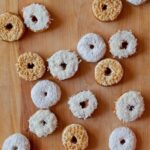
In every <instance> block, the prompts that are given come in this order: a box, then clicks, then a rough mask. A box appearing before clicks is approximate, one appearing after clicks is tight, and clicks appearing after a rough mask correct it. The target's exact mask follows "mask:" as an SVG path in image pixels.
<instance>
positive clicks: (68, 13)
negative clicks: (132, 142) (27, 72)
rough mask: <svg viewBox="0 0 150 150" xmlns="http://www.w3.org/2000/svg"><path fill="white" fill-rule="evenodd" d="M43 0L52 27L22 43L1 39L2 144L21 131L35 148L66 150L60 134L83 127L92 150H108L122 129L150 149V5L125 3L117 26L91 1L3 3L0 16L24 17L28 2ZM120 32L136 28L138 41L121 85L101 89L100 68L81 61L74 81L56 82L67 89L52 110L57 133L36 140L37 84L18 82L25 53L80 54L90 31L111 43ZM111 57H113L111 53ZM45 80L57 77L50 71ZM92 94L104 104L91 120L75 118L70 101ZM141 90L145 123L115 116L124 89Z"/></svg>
mask: <svg viewBox="0 0 150 150" xmlns="http://www.w3.org/2000/svg"><path fill="white" fill-rule="evenodd" d="M32 2H39V3H42V4H45V5H46V6H47V8H48V9H49V10H50V12H51V14H52V17H53V19H54V20H53V23H52V25H51V29H49V30H48V31H46V32H43V33H32V32H30V31H27V32H26V33H25V36H24V37H23V39H22V40H20V41H18V42H12V43H7V42H2V41H0V105H1V109H0V114H1V115H0V145H1V146H2V143H3V141H4V139H5V138H6V137H7V136H9V135H10V134H12V133H14V132H22V133H23V134H25V135H26V136H27V137H28V138H29V139H30V141H31V145H32V150H48V149H49V150H50V149H52V150H61V149H63V147H62V144H61V133H62V130H63V128H64V127H65V126H66V125H68V124H71V123H80V124H82V125H84V126H85V127H86V129H87V130H88V133H89V138H90V142H89V147H88V149H87V150H99V149H101V150H107V149H108V138H109V134H110V133H111V131H112V130H113V129H114V128H116V127H119V126H123V125H124V126H128V127H131V128H132V129H133V130H134V131H135V133H136V135H137V139H138V144H137V150H149V149H150V144H149V139H150V126H149V123H150V117H149V116H150V96H149V92H150V90H149V88H150V81H149V79H150V69H149V66H150V44H149V41H150V3H149V2H148V3H147V4H145V5H143V6H140V7H134V6H131V5H130V4H127V3H126V2H124V9H123V12H122V14H121V15H120V17H119V18H118V20H117V21H115V22H110V23H101V22H99V21H98V20H96V19H95V17H94V16H93V14H92V10H91V3H92V0H36V1H35V0H34V1H33V0H20V1H19V0H1V1H0V13H2V12H4V11H11V12H14V13H21V10H22V8H23V7H24V6H26V5H27V4H30V3H32ZM119 29H131V30H132V31H133V32H134V33H135V34H136V36H137V37H138V39H139V45H138V52H137V54H136V55H134V56H133V57H130V58H128V59H123V60H120V62H121V63H122V65H123V67H124V69H125V74H124V78H123V80H122V82H121V83H119V84H118V85H116V86H112V87H101V86H99V85H97V84H96V82H95V80H94V66H95V65H96V64H91V63H85V62H82V63H81V65H80V68H79V71H78V73H77V74H76V75H75V77H73V78H72V79H69V80H66V81H56V82H57V83H58V84H59V85H60V86H61V88H62V98H61V101H60V102H59V103H58V104H57V105H56V106H55V107H53V108H52V111H53V112H54V113H55V114H56V115H57V117H58V119H59V125H58V128H57V130H56V132H55V133H54V134H52V135H50V136H48V137H46V138H37V137H36V136H35V135H33V134H32V133H30V132H29V130H28V121H27V120H28V119H29V117H30V116H31V115H32V114H33V113H34V112H35V111H36V110H37V108H36V107H35V106H34V105H33V103H32V101H31V98H30V90H31V88H32V86H33V85H34V84H35V83H36V82H25V81H23V80H21V79H19V78H18V75H17V74H16V69H15V63H16V60H17V57H18V56H19V54H21V53H23V52H25V51H32V52H38V53H39V54H40V55H41V56H42V57H43V58H45V59H47V58H48V57H49V56H50V55H52V54H53V53H54V52H56V51H57V50H59V49H72V50H76V45H77V42H78V40H79V38H80V37H81V36H82V35H84V34H85V33H87V32H96V33H98V34H100V35H102V36H103V37H104V38H105V40H106V41H108V39H109V37H110V36H111V35H112V34H113V33H115V32H116V31H117V30H119ZM106 57H112V56H111V55H110V54H109V52H107V54H106ZM43 79H52V78H51V77H50V75H49V73H47V74H46V75H45V76H44V77H43ZM83 89H90V90H92V91H93V92H94V93H95V94H96V96H97V98H98V101H99V106H98V109H97V110H96V112H95V113H94V114H93V116H92V118H90V119H87V120H86V121H83V120H79V119H76V118H75V117H73V115H72V114H71V113H70V111H69V109H68V105H67V101H68V97H69V96H71V95H72V94H74V93H76V92H78V91H80V90H83ZM131 89H135V90H140V91H141V92H142V94H143V96H144V98H145V106H146V111H145V113H144V115H143V116H142V118H141V119H139V120H137V121H135V122H132V123H128V124H123V123H122V122H120V121H119V120H118V119H117V118H116V116H115V115H114V114H113V111H114V101H115V100H116V99H117V98H118V97H119V96H120V95H121V94H122V93H124V92H125V91H128V90H131Z"/></svg>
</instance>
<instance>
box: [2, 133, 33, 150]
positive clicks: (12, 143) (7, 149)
mask: <svg viewBox="0 0 150 150" xmlns="http://www.w3.org/2000/svg"><path fill="white" fill-rule="evenodd" d="M2 150H30V142H29V140H28V139H27V138H26V137H25V136H24V135H22V134H20V133H15V134H12V135H10V136H9V137H8V138H7V139H6V140H5V141H4V143H3V146H2Z"/></svg>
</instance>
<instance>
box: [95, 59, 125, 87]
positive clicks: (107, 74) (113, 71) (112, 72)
mask: <svg viewBox="0 0 150 150" xmlns="http://www.w3.org/2000/svg"><path fill="white" fill-rule="evenodd" d="M123 72H124V71H123V68H122V66H121V64H120V63H119V62H118V61H117V60H115V59H110V58H107V59H104V60H101V61H100V62H99V63H98V64H97V65H96V67H95V80H96V81H97V83H98V84H100V85H103V86H110V85H114V84H117V83H118V82H119V81H120V80H121V79H122V77H123Z"/></svg>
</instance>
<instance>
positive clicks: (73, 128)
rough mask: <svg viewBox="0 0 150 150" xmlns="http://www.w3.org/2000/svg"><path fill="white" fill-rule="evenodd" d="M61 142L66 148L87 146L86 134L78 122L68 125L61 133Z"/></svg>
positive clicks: (74, 148)
mask: <svg viewBox="0 0 150 150" xmlns="http://www.w3.org/2000/svg"><path fill="white" fill-rule="evenodd" d="M62 143H63V146H64V147H65V149H66V150H85V149H86V148H87V147H88V134H87V131H86V130H85V128H84V127H83V126H81V125H79V124H71V125H68V126H67V127H66V128H65V129H64V131H63V133H62Z"/></svg>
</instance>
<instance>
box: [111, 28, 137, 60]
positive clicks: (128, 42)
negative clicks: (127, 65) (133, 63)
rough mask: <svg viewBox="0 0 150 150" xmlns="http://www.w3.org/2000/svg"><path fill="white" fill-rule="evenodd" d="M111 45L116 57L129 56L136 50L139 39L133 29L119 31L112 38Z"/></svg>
mask: <svg viewBox="0 0 150 150" xmlns="http://www.w3.org/2000/svg"><path fill="white" fill-rule="evenodd" d="M109 47H110V52H111V54H112V55H113V56H114V57H118V58H127V57H128V56H130V55H133V54H134V53H135V52H136V47H137V39H136V38H135V36H134V35H133V33H132V32H131V31H125V30H124V31H118V32H117V33H115V34H114V35H113V36H112V37H111V38H110V40H109Z"/></svg>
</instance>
